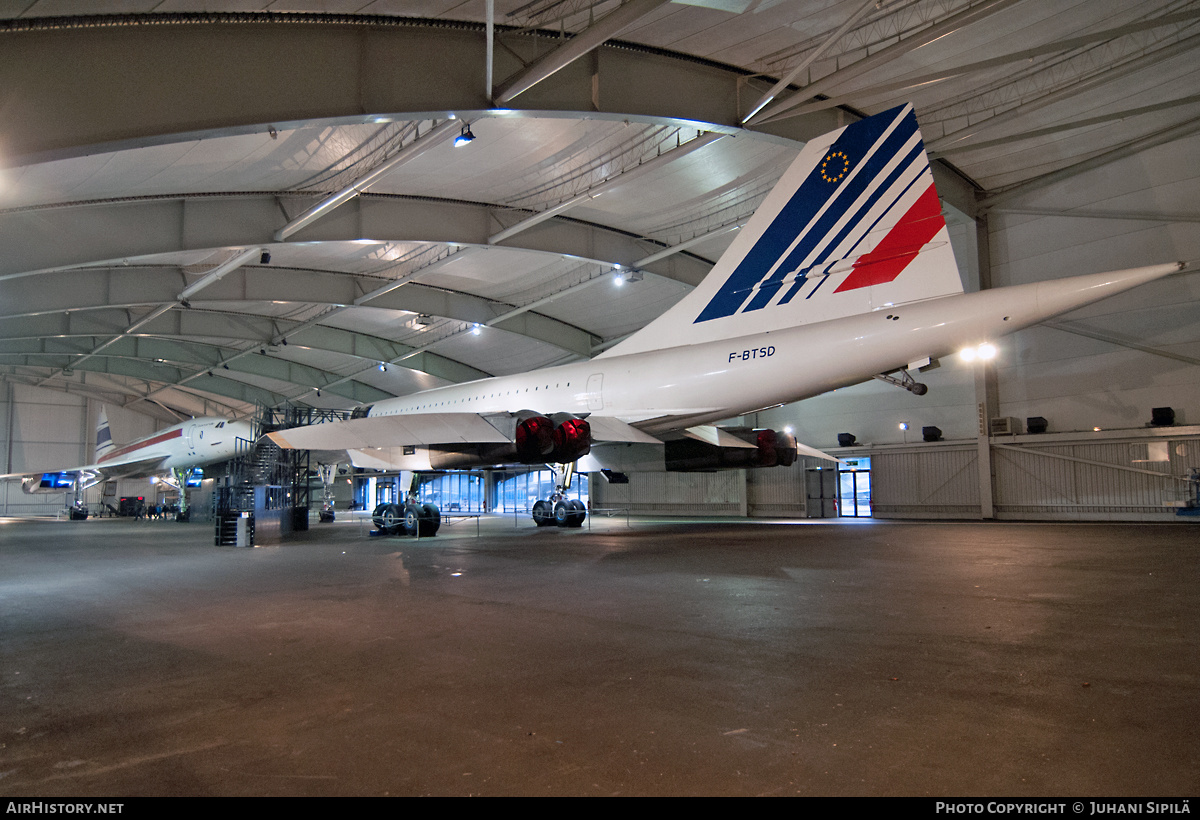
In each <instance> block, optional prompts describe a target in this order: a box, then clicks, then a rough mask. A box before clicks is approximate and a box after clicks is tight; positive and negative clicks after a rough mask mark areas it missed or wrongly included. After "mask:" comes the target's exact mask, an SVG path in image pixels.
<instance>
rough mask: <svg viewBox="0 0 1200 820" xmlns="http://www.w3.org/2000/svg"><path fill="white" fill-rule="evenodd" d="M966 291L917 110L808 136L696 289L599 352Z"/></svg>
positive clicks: (673, 343)
mask: <svg viewBox="0 0 1200 820" xmlns="http://www.w3.org/2000/svg"><path fill="white" fill-rule="evenodd" d="M961 292H962V280H961V278H960V277H959V274H958V267H957V265H956V264H955V262H954V252H953V250H952V248H951V247H950V237H949V234H948V232H947V230H946V222H945V220H944V219H943V218H942V208H941V203H940V201H939V200H938V195H937V190H936V189H935V188H934V184H933V173H932V171H931V170H930V167H929V158H928V156H927V155H926V153H925V146H924V143H923V142H922V140H921V133H920V131H919V130H918V128H917V118H916V115H915V114H914V113H913V109H912V106H910V105H905V106H901V107H898V108H894V109H892V110H890V111H885V112H883V113H882V114H877V115H875V116H873V117H869V118H867V119H865V120H861V121H859V122H856V123H853V124H851V125H848V126H846V127H845V128H842V129H840V130H838V131H834V132H832V133H830V134H826V135H825V136H823V137H820V138H817V139H814V140H812V141H811V142H809V143H808V144H807V145H806V146H805V147H804V149H803V150H802V151H801V152H800V155H799V156H798V157H797V158H796V161H795V162H794V163H792V165H791V167H790V168H788V170H787V172H786V173H784V175H783V177H782V178H780V180H779V182H778V184H777V185H776V186H775V188H774V189H773V190H772V191H771V193H770V194H769V195H768V196H767V198H766V199H765V200H764V201H763V203H762V205H761V206H759V208H758V210H757V211H756V212H755V214H754V216H753V217H752V218H751V219H750V221H749V222H748V223H747V224H746V226H745V227H744V228H742V230H741V231H740V232H739V234H738V236H737V238H736V239H734V241H733V244H731V245H730V246H729V249H728V250H727V251H726V252H725V253H724V254H723V255H722V256H721V258H720V259H719V260H718V261H717V264H716V265H714V266H713V269H712V271H711V272H710V273H709V274H708V276H707V277H705V279H704V281H703V282H701V283H700V285H699V287H697V288H696V289H695V290H694V291H692V292H691V293H690V294H688V295H687V296H686V297H684V299H683V300H681V301H680V302H679V303H678V304H677V305H675V306H674V307H673V308H671V309H670V310H669V311H667V312H666V313H664V314H663V315H662V316H661V317H659V318H658V319H656V320H655V321H654V322H651V323H650V324H649V325H647V326H646V327H645V328H643V329H642V330H641V331H639V332H638V333H635V334H634V335H633V336H631V337H630V338H629V339H626V340H625V341H624V342H622V343H621V344H619V345H616V346H615V347H613V348H612V349H610V350H608V351H607V352H605V353H603V354H601V355H602V356H616V355H622V354H626V353H639V352H642V351H646V350H659V349H663V348H667V347H677V346H681V345H690V344H697V343H701V342H709V341H717V340H721V339H732V338H737V337H739V336H746V335H750V334H752V333H761V332H764V331H771V330H781V329H784V328H789V327H795V326H798V325H805V324H812V323H815V322H823V321H826V320H829V319H837V318H841V317H844V316H851V315H854V314H858V313H866V312H869V311H872V310H877V309H880V308H887V307H891V306H893V305H897V304H902V303H904V302H913V301H918V300H921V299H930V298H933V297H935V296H947V295H950V294H955V293H961Z"/></svg>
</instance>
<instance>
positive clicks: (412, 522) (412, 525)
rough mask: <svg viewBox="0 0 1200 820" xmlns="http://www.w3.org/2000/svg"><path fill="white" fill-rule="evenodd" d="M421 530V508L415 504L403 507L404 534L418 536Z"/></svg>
mask: <svg viewBox="0 0 1200 820" xmlns="http://www.w3.org/2000/svg"><path fill="white" fill-rule="evenodd" d="M420 529H421V508H420V507H418V506H417V505H416V504H409V505H406V506H405V507H404V532H405V534H406V535H418V534H419V533H420Z"/></svg>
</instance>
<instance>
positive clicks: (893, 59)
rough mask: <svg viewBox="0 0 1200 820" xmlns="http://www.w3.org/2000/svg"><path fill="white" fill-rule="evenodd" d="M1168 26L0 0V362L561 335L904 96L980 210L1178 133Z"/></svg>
mask: <svg viewBox="0 0 1200 820" xmlns="http://www.w3.org/2000/svg"><path fill="white" fill-rule="evenodd" d="M489 8H491V13H490V20H491V23H492V25H491V26H490V27H489V25H488V23H489ZM489 28H490V31H491V35H489ZM1198 45H1200V2H1196V0H1186V1H1182V0H1139V2H1132V1H1129V0H1121V2H1111V3H1096V2H1089V0H975V2H970V0H890V2H885V1H884V0H871V2H865V3H864V2H862V0H809V1H806V2H795V1H794V0H687V1H686V2H664V1H663V0H627V2H625V3H624V4H621V3H618V2H615V1H614V0H609V1H608V2H588V0H532V2H530V1H529V0H512V1H511V2H510V0H495V2H494V3H490V2H485V0H471V2H453V1H452V0H440V1H439V0H427V1H426V2H400V0H395V2H386V1H384V0H380V1H379V2H368V1H367V0H345V2H337V0H331V1H330V2H302V1H300V0H297V1H296V2H262V1H261V0H229V2H212V1H211V0H210V1H209V2H188V0H89V1H88V2H84V0H10V2H7V3H5V4H4V5H3V6H0V54H3V59H0V247H3V248H4V253H3V254H2V255H0V378H3V379H5V380H8V381H11V382H15V383H22V384H32V385H42V386H45V387H47V388H51V389H57V390H69V391H72V392H79V393H83V394H86V395H88V396H91V397H94V398H96V399H99V400H103V401H107V402H115V403H118V404H123V405H129V406H131V407H133V408H135V409H138V410H139V411H140V412H144V413H150V414H155V415H159V416H160V417H163V418H170V417H173V416H178V415H185V414H200V413H224V414H230V413H231V414H238V415H242V414H247V413H249V412H252V410H253V407H254V405H255V404H256V403H260V402H263V403H269V404H275V403H278V402H281V401H285V400H289V401H294V402H299V403H304V404H312V405H316V406H322V407H343V408H344V407H350V406H354V405H355V404H357V403H361V402H370V401H375V400H378V399H380V398H384V397H388V396H394V395H403V394H406V393H409V392H412V391H415V390H420V389H425V388H428V387H433V386H437V385H441V384H447V383H451V382H460V381H467V380H471V379H475V378H480V377H483V376H487V375H502V374H509V373H514V372H520V371H523V370H527V369H530V368H534V367H542V366H546V365H551V364H558V363H563V362H567V361H572V360H578V359H581V358H586V357H589V356H591V355H594V354H595V353H597V352H599V351H600V350H603V349H604V348H606V347H607V346H610V345H612V344H614V343H615V342H616V341H618V340H620V339H621V338H623V337H624V336H626V335H628V334H629V333H632V332H634V331H636V330H637V329H638V328H640V327H642V326H643V325H645V324H646V323H648V322H649V321H650V320H651V319H653V318H654V317H655V316H657V315H659V314H660V313H661V312H662V311H664V310H665V309H666V308H667V307H669V306H670V305H672V304H674V302H675V301H677V300H678V299H679V298H681V297H682V296H683V294H684V293H686V292H687V291H688V289H689V288H690V287H692V286H694V285H695V283H696V282H698V281H699V280H700V279H701V278H702V277H703V276H704V274H705V272H706V271H707V269H708V268H709V267H710V266H711V264H712V262H713V261H714V260H715V259H716V258H717V257H718V256H719V255H720V253H721V251H722V249H723V248H724V247H726V246H727V245H728V243H729V241H730V240H731V239H732V237H733V235H734V233H735V232H736V230H737V229H738V227H739V226H740V225H741V224H742V222H743V221H744V220H745V219H746V218H747V217H748V216H749V215H750V214H751V213H752V212H753V210H754V208H755V207H756V206H757V205H758V203H759V202H760V201H761V199H762V197H763V196H765V194H766V192H767V191H768V190H769V189H770V188H771V186H772V185H773V183H774V182H775V180H776V179H777V178H778V176H779V175H780V174H781V173H782V171H783V169H784V168H785V167H786V166H787V164H788V163H789V162H790V160H791V159H792V158H793V157H794V156H795V155H796V153H797V151H798V149H799V147H800V146H801V145H802V144H803V142H804V140H805V139H807V138H809V137H811V136H813V135H816V134H820V133H823V132H825V131H827V130H830V129H831V128H833V127H837V126H838V125H841V124H845V123H846V122H849V121H852V120H853V119H854V118H856V117H858V116H861V115H867V114H872V113H876V112H879V111H882V110H885V109H887V108H890V107H892V106H894V105H897V104H901V103H903V102H909V101H911V102H912V103H913V104H914V106H915V108H916V111H917V116H918V119H919V120H920V122H921V125H922V129H923V132H924V134H925V138H926V141H927V145H928V148H929V150H930V152H931V154H932V155H933V156H934V157H937V158H941V159H942V161H943V163H944V164H945V169H946V172H945V173H942V174H940V176H939V182H940V184H941V185H942V194H943V196H944V197H946V198H952V197H953V198H955V199H956V200H957V204H959V205H960V207H962V208H963V209H964V210H966V211H968V212H973V211H974V210H975V209H976V208H977V207H984V208H987V207H993V208H994V207H1004V206H1005V205H1006V204H1011V203H1012V202H1013V201H1014V200H1015V199H1016V198H1017V197H1019V195H1020V193H1021V192H1023V191H1026V190H1031V189H1033V188H1036V187H1037V186H1040V185H1044V184H1047V183H1048V182H1052V181H1056V180H1059V179H1062V178H1065V177H1068V176H1070V175H1071V174H1074V173H1077V172H1079V171H1080V170H1082V169H1086V168H1090V167H1095V166H1096V165H1098V164H1102V163H1104V162H1107V161H1110V160H1111V159H1114V158H1117V157H1120V156H1123V155H1125V154H1128V153H1130V152H1133V151H1137V150H1141V149H1144V148H1147V147H1150V146H1152V145H1155V144H1159V143H1162V142H1164V141H1170V140H1174V139H1179V138H1182V137H1184V136H1186V135H1189V134H1191V133H1194V132H1195V131H1197V130H1200V94H1191V93H1189V92H1190V91H1192V90H1194V89H1196V88H1200V82H1197V72H1198V71H1200V59H1197V48H1198ZM489 54H491V55H492V56H491V59H490V61H489V57H488V55H489ZM489 66H490V71H489ZM489 80H490V82H489ZM464 128H469V129H470V131H471V133H472V134H473V135H474V136H475V139H474V140H473V141H471V142H469V143H467V144H465V145H462V146H455V145H454V142H455V138H456V137H458V136H460V135H461V134H462V132H463V130H464ZM948 188H949V190H948ZM618 266H619V267H618ZM630 271H633V272H634V273H633V274H632V275H631V274H630ZM626 279H628V280H629V281H626Z"/></svg>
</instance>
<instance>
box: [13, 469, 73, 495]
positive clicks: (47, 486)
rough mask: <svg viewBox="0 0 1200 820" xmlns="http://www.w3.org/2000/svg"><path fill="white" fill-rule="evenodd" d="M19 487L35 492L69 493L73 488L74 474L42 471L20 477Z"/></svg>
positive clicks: (31, 492)
mask: <svg viewBox="0 0 1200 820" xmlns="http://www.w3.org/2000/svg"><path fill="white" fill-rule="evenodd" d="M21 489H22V490H24V491H25V492H26V493H29V494H30V495H33V494H35V493H69V492H71V490H73V489H75V476H74V475H72V474H71V473H42V474H40V475H35V476H28V477H26V478H23V479H21Z"/></svg>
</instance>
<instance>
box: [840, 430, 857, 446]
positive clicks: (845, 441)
mask: <svg viewBox="0 0 1200 820" xmlns="http://www.w3.org/2000/svg"><path fill="white" fill-rule="evenodd" d="M837 437H838V447H853V446H854V442H855V441H857V437H856V436H855V435H854V434H853V433H838V434H837Z"/></svg>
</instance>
